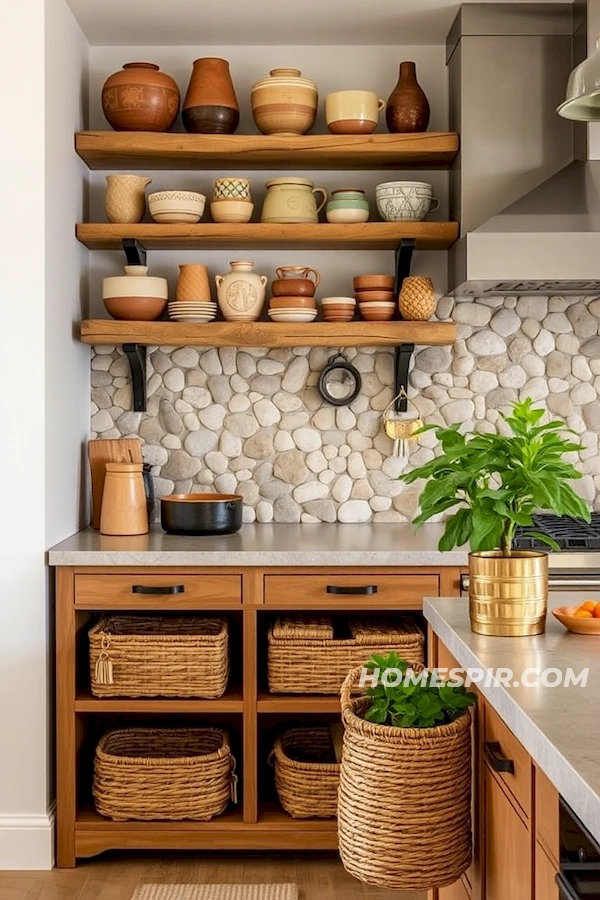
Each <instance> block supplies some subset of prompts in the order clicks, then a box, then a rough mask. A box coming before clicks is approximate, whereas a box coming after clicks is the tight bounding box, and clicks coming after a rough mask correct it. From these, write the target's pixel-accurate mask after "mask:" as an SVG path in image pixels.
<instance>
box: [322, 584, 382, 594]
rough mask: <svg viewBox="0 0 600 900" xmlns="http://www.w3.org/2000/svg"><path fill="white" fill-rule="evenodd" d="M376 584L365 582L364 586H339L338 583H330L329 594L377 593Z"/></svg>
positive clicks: (328, 586)
mask: <svg viewBox="0 0 600 900" xmlns="http://www.w3.org/2000/svg"><path fill="white" fill-rule="evenodd" d="M377 590H378V588H377V585H376V584H365V586H364V587H338V585H337V584H328V585H327V593H328V594H376V593H377Z"/></svg>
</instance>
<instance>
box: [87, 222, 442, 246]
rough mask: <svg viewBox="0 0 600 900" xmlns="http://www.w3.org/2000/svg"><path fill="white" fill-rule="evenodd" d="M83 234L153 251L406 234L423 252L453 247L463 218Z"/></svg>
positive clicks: (373, 242) (370, 240) (373, 240)
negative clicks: (134, 243)
mask: <svg viewBox="0 0 600 900" xmlns="http://www.w3.org/2000/svg"><path fill="white" fill-rule="evenodd" d="M76 234H77V238H78V240H80V241H81V243H82V244H85V246H86V247H87V248H88V249H89V250H121V249H122V243H121V242H122V241H123V239H124V238H134V239H135V240H137V241H139V242H140V244H141V245H142V246H143V247H145V248H146V249H147V250H211V249H213V250H235V249H248V250H270V249H278V248H281V249H284V248H291V247H297V248H299V249H300V248H301V249H306V250H394V249H395V248H396V247H397V246H398V245H399V244H400V241H401V240H402V239H403V238H415V239H416V242H417V243H416V248H417V250H447V249H448V247H450V246H451V245H452V244H453V243H454V242H455V241H456V240H457V239H458V222H404V223H403V222H364V223H361V224H360V225H330V224H325V223H319V224H318V225H313V224H310V225H265V224H263V223H262V222H256V223H254V222H249V223H247V224H243V225H223V224H215V223H212V222H209V223H208V224H206V225H204V224H200V225H156V224H149V223H144V222H142V223H141V224H140V225H110V224H105V223H103V222H102V223H85V224H82V225H78V226H77V230H76Z"/></svg>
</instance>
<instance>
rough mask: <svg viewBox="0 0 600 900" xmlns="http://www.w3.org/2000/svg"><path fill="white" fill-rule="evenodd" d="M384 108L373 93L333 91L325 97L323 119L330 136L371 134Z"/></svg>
mask: <svg viewBox="0 0 600 900" xmlns="http://www.w3.org/2000/svg"><path fill="white" fill-rule="evenodd" d="M384 107H385V100H382V99H381V98H380V97H378V96H377V94H375V93H373V91H334V92H333V94H328V95H327V96H326V97H325V119H326V121H327V127H328V128H329V130H330V131H331V133H332V134H371V133H372V132H373V131H375V129H376V128H377V122H378V120H379V113H380V112H381V110H382V109H383V108H384Z"/></svg>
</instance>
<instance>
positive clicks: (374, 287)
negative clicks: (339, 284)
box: [352, 275, 396, 292]
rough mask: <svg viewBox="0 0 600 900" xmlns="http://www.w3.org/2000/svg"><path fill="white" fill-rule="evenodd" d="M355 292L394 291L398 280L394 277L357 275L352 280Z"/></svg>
mask: <svg viewBox="0 0 600 900" xmlns="http://www.w3.org/2000/svg"><path fill="white" fill-rule="evenodd" d="M352 283H353V285H354V290H355V291H357V292H358V291H393V290H394V287H395V286H396V279H395V277H394V276H393V275H356V276H355V277H354V278H353V279H352Z"/></svg>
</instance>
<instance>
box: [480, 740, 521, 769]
mask: <svg viewBox="0 0 600 900" xmlns="http://www.w3.org/2000/svg"><path fill="white" fill-rule="evenodd" d="M485 755H486V757H487V760H488V762H489V764H490V766H491V767H492V769H493V770H494V772H509V773H510V774H511V775H514V774H515V764H514V762H513V761H512V759H507V758H506V757H505V756H502V751H501V750H500V744H499V743H498V741H486V742H485Z"/></svg>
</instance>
